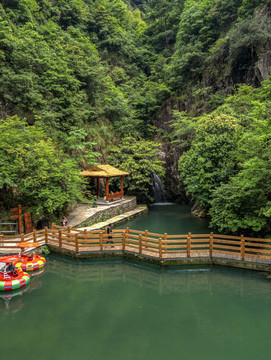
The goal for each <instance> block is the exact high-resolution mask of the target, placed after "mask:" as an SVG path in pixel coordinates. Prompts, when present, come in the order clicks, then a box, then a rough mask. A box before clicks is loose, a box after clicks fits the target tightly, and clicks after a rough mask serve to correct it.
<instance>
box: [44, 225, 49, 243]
mask: <svg viewBox="0 0 271 360" xmlns="http://www.w3.org/2000/svg"><path fill="white" fill-rule="evenodd" d="M44 239H45V244H48V227H47V226H46V227H45V228H44Z"/></svg>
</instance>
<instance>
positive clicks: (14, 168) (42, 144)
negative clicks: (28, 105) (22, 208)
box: [0, 116, 82, 216]
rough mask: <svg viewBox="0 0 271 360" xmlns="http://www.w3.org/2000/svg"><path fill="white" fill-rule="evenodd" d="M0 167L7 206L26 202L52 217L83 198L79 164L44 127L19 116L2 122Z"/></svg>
mask: <svg viewBox="0 0 271 360" xmlns="http://www.w3.org/2000/svg"><path fill="white" fill-rule="evenodd" d="M0 166H1V178H0V193H1V198H2V199H3V200H4V201H5V202H7V203H6V206H7V207H8V206H10V205H17V204H18V201H23V204H24V205H29V206H30V211H32V212H34V213H35V214H36V215H45V216H48V215H50V214H52V213H58V212H59V211H61V210H65V209H66V206H67V204H68V203H69V202H70V201H72V200H80V199H82V195H81V184H82V178H80V176H79V168H78V165H77V163H76V162H75V161H74V160H72V159H71V158H69V157H67V156H66V154H65V153H64V152H63V151H62V150H61V149H59V148H57V147H56V145H55V144H54V143H53V141H52V140H51V139H50V138H48V136H47V135H46V134H45V133H44V131H43V130H42V129H41V128H39V127H37V126H35V125H34V126H28V125H27V123H26V122H25V121H24V120H22V119H20V118H19V117H17V116H14V117H12V118H7V119H6V120H5V121H3V122H2V123H0ZM15 198H16V200H15ZM14 201H16V202H17V203H16V202H14ZM13 202H14V203H13Z"/></svg>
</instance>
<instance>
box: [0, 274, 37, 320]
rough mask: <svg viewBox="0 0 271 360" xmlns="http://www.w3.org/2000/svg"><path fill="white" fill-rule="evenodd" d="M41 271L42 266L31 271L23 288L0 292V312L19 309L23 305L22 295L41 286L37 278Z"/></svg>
mask: <svg viewBox="0 0 271 360" xmlns="http://www.w3.org/2000/svg"><path fill="white" fill-rule="evenodd" d="M43 272H44V268H43V269H40V270H37V271H33V272H31V279H30V283H29V284H28V285H27V286H25V287H23V288H20V289H17V290H12V291H3V292H0V312H3V313H5V314H8V313H16V312H18V311H20V310H21V309H22V308H23V306H24V302H23V297H22V295H23V294H25V293H26V292H29V293H31V292H32V291H35V290H37V289H40V288H41V286H42V282H41V280H39V279H38V278H39V276H40V275H41V274H42V273H43Z"/></svg>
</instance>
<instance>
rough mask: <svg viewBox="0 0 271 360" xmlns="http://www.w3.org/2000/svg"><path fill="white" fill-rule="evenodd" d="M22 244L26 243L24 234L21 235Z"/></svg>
mask: <svg viewBox="0 0 271 360" xmlns="http://www.w3.org/2000/svg"><path fill="white" fill-rule="evenodd" d="M21 242H24V234H21Z"/></svg>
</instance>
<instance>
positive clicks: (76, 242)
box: [75, 234, 79, 253]
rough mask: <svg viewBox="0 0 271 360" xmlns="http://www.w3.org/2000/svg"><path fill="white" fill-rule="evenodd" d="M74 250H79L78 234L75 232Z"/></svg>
mask: <svg viewBox="0 0 271 360" xmlns="http://www.w3.org/2000/svg"><path fill="white" fill-rule="evenodd" d="M75 251H76V252H77V253H78V252H79V244H78V234H75Z"/></svg>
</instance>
